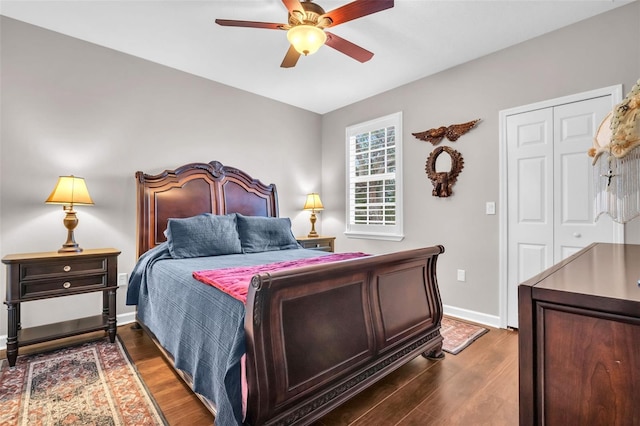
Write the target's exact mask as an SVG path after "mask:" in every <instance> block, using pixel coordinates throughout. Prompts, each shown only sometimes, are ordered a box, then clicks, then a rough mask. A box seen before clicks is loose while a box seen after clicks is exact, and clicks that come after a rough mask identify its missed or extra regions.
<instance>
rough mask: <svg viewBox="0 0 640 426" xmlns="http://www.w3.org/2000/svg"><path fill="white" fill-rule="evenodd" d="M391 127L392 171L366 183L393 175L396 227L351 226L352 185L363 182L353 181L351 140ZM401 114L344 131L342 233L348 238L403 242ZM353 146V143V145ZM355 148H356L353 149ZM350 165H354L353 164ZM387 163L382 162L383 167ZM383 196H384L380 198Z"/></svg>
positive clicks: (373, 177) (397, 113)
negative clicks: (393, 150)
mask: <svg viewBox="0 0 640 426" xmlns="http://www.w3.org/2000/svg"><path fill="white" fill-rule="evenodd" d="M389 127H394V133H395V145H394V147H395V172H393V173H384V174H381V175H373V176H372V177H371V178H369V179H364V180H365V181H374V180H380V179H381V178H382V179H384V178H385V177H387V178H388V177H390V176H393V178H394V179H395V225H372V224H356V223H352V220H351V218H352V213H351V212H352V210H354V211H355V189H354V192H353V198H352V191H351V188H352V184H353V185H355V182H354V181H362V180H363V179H362V178H358V179H355V178H356V176H355V174H354V175H352V172H351V170H352V166H353V168H354V170H355V160H354V161H353V162H352V155H353V156H354V157H355V152H353V153H352V142H351V138H352V137H353V138H355V137H356V136H357V135H359V134H362V133H367V132H369V133H371V132H374V131H376V130H380V129H387V128H389ZM402 136H403V135H402V111H400V112H396V113H393V114H389V115H386V116H383V117H379V118H375V119H373V120H369V121H366V122H364V123H358V124H354V125H351V126H347V128H346V129H345V147H346V148H345V149H346V161H345V167H346V173H345V175H346V196H345V198H346V203H345V205H346V212H345V228H346V229H345V232H344V235H345V236H346V237H348V238H363V239H374V240H387V241H402V240H403V239H404V228H403V222H404V216H403V211H402V206H403V202H402V201H403V190H402V189H403V185H402V163H403V162H402V139H403V137H402ZM353 144H355V140H354V142H353ZM353 149H355V145H354V147H353ZM352 163H353V164H352ZM386 164H387V160H386V159H385V165H386ZM383 197H384V196H383Z"/></svg>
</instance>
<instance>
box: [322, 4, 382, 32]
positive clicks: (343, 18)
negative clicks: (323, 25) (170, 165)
mask: <svg viewBox="0 0 640 426" xmlns="http://www.w3.org/2000/svg"><path fill="white" fill-rule="evenodd" d="M392 7H393V0H356V1H352V2H351V3H347V4H345V5H344V6H340V7H339V8H337V9H333V10H331V11H329V12H327V13H325V14H324V15H322V17H329V18H331V21H332V23H331V25H329V26H330V27H335V26H336V25H339V24H343V23H345V22H348V21H352V20H354V19H357V18H362V17H363V16H367V15H371V14H372V13H376V12H380V11H381V10H385V9H390V8H392Z"/></svg>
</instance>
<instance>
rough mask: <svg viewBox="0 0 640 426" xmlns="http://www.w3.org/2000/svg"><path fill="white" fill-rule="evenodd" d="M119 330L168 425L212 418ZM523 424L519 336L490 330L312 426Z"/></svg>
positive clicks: (163, 365)
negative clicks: (519, 376)
mask: <svg viewBox="0 0 640 426" xmlns="http://www.w3.org/2000/svg"><path fill="white" fill-rule="evenodd" d="M118 334H119V336H120V338H121V339H122V342H123V343H124V345H125V347H126V348H127V351H128V352H129V355H130V356H131V359H132V360H133V362H134V363H135V365H136V367H137V369H138V371H139V372H140V375H141V376H142V379H143V380H144V382H145V384H146V385H147V388H148V389H149V390H150V391H151V393H152V394H153V397H154V398H155V400H156V402H157V403H158V405H159V407H160V409H161V410H162V412H163V414H164V416H165V418H166V419H167V421H168V422H169V424H170V425H172V426H175V425H185V426H186V425H189V426H192V425H211V424H213V423H214V419H213V416H212V415H211V414H210V413H209V411H208V410H207V409H206V408H205V407H204V406H203V405H202V403H201V402H200V400H199V399H198V398H197V397H196V396H195V395H194V394H193V393H192V392H191V391H190V390H189V389H188V388H187V386H186V385H185V384H184V382H183V381H182V380H181V379H180V378H179V377H178V376H177V375H176V374H175V372H174V371H173V370H172V369H171V368H170V367H169V365H168V364H167V362H166V361H165V359H164V358H163V357H162V355H161V354H160V352H159V351H158V349H157V348H156V347H155V345H154V344H153V342H152V341H151V339H149V337H147V335H146V334H145V333H144V331H142V330H133V329H131V326H130V325H124V326H120V327H118ZM101 336H102V334H100V333H98V336H97V337H101ZM91 338H94V339H95V338H96V335H95V334H94V335H85V336H82V337H75V338H70V339H66V340H61V341H57V342H55V343H48V344H42V345H39V346H32V347H25V348H21V349H20V353H21V354H26V353H30V352H34V351H38V350H43V349H48V348H50V347H56V346H61V345H65V344H66V345H68V344H71V343H72V342H77V341H78V340H89V339H91ZM0 356H2V357H4V356H5V354H4V351H0ZM517 424H518V334H517V332H515V331H509V330H498V329H493V328H492V329H490V332H489V333H487V334H485V335H484V336H482V337H481V338H480V339H479V340H477V341H476V342H474V343H473V344H472V345H471V346H469V347H468V348H466V349H465V350H464V351H462V352H461V353H459V354H458V355H450V354H447V355H446V357H445V358H444V359H443V360H439V361H432V360H427V359H424V358H422V357H418V358H416V359H414V360H413V361H411V362H409V363H408V364H407V365H405V366H403V367H402V368H400V369H398V370H397V371H395V372H394V373H392V374H391V375H389V376H387V377H386V378H385V379H383V380H381V381H380V382H378V383H376V384H375V385H374V386H372V387H371V388H369V389H367V390H366V391H364V392H362V393H361V394H360V395H358V396H356V397H355V398H354V399H352V400H351V401H349V402H347V403H346V404H344V405H342V406H341V407H339V408H338V409H336V410H334V411H333V412H331V413H330V414H328V415H326V416H325V417H323V418H322V419H320V420H319V421H318V422H316V423H315V424H314V426H334V425H340V426H342V425H344V426H346V425H351V426H370V425H376V426H377V425H384V426H387V425H388V426H393V425H397V426H410V425H420V426H424V425H429V426H431V425H447V426H451V425H465V426H466V425H491V426H500V425H509V426H510V425H517Z"/></svg>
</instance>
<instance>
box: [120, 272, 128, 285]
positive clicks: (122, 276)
mask: <svg viewBox="0 0 640 426" xmlns="http://www.w3.org/2000/svg"><path fill="white" fill-rule="evenodd" d="M128 283H129V277H128V276H127V273H126V272H122V273H120V274H118V287H126V286H127V284H128Z"/></svg>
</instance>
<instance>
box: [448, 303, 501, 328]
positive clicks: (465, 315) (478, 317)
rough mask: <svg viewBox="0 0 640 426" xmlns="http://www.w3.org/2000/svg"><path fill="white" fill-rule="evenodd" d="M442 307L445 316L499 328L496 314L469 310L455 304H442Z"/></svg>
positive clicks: (498, 319) (498, 318)
mask: <svg viewBox="0 0 640 426" xmlns="http://www.w3.org/2000/svg"><path fill="white" fill-rule="evenodd" d="M443 309H444V314H445V315H447V316H450V317H456V318H460V319H462V320H467V321H472V322H477V323H479V324H484V325H488V326H490V327H495V328H500V317H498V316H496V315H488V314H484V313H482V312H476V311H470V310H468V309H463V308H456V307H455V306H448V305H444V306H443Z"/></svg>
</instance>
